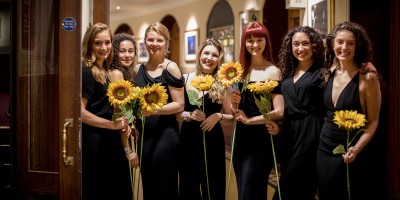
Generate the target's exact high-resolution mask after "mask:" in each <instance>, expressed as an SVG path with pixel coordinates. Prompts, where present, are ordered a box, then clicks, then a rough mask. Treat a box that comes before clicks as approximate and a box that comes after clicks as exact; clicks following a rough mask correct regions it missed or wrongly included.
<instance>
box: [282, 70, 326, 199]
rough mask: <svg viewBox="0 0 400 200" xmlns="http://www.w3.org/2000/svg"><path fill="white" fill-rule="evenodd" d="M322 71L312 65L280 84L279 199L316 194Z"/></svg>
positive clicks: (302, 197) (308, 197)
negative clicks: (301, 73) (282, 104)
mask: <svg viewBox="0 0 400 200" xmlns="http://www.w3.org/2000/svg"><path fill="white" fill-rule="evenodd" d="M320 77H321V70H320V67H319V66H318V65H315V64H314V65H312V66H311V67H310V68H309V69H308V70H307V71H306V72H305V73H304V74H303V75H302V76H301V77H300V78H299V79H298V80H297V81H296V83H294V82H293V77H290V78H288V79H285V80H284V81H283V83H282V95H283V98H284V102H285V120H284V122H283V128H282V133H281V135H280V143H279V146H280V167H281V177H280V184H281V185H280V186H281V194H282V199H287V200H291V199H302V200H314V196H315V194H316V191H317V177H316V176H317V174H316V168H315V167H316V165H315V159H316V154H317V149H318V140H319V134H320V132H321V129H322V125H323V122H324V120H323V115H324V112H323V103H322V95H323V92H324V88H323V87H321V84H322V81H323V80H322V79H321V78H320Z"/></svg>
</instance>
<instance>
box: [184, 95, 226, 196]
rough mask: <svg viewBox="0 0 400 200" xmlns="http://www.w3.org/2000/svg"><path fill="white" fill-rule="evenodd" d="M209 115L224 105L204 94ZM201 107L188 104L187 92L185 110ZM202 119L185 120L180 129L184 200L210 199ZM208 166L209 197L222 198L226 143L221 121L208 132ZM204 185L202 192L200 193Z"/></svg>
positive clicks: (223, 194)
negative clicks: (214, 101) (199, 120)
mask: <svg viewBox="0 0 400 200" xmlns="http://www.w3.org/2000/svg"><path fill="white" fill-rule="evenodd" d="M203 98H204V110H205V114H206V116H207V117H208V116H210V115H212V114H214V113H220V112H221V108H222V104H218V103H213V102H212V100H211V98H209V96H208V94H206V95H205V96H204V97H203ZM196 108H197V109H199V108H198V107H197V106H193V105H191V104H190V103H189V98H188V95H187V93H186V92H185V111H190V112H192V111H194V110H195V109H196ZM200 110H201V109H200ZM200 124H201V123H200V122H198V121H194V120H192V121H190V122H183V124H182V129H181V155H182V157H181V167H180V171H179V177H180V188H179V189H180V196H181V199H185V200H196V199H208V193H207V180H206V171H205V164H204V149H203V131H202V130H201V128H200ZM205 134H206V149H207V166H208V167H207V169H208V182H209V186H210V198H211V199H215V200H219V199H221V200H223V199H224V197H225V182H226V178H225V177H226V175H225V170H226V169H225V143H224V133H223V132H222V127H221V124H220V123H219V122H217V123H216V124H215V126H214V127H213V129H211V131H210V132H206V133H205ZM200 186H201V193H200Z"/></svg>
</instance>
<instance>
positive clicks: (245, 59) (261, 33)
mask: <svg viewBox="0 0 400 200" xmlns="http://www.w3.org/2000/svg"><path fill="white" fill-rule="evenodd" d="M251 37H263V38H265V49H264V52H263V56H264V58H265V59H266V60H268V61H270V62H272V63H274V59H273V57H272V45H271V39H270V36H269V32H268V30H267V28H266V27H265V26H264V25H263V24H262V23H259V22H250V23H249V24H247V26H246V27H245V28H244V29H243V32H242V38H241V41H240V42H241V43H240V44H241V45H240V52H239V53H240V54H239V62H240V64H242V66H243V69H244V73H243V77H246V75H247V74H248V73H249V67H250V59H251V55H250V53H249V52H248V51H247V48H246V39H249V38H251Z"/></svg>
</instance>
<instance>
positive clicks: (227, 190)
mask: <svg viewBox="0 0 400 200" xmlns="http://www.w3.org/2000/svg"><path fill="white" fill-rule="evenodd" d="M236 123H237V121H236V119H235V118H234V120H233V134H232V147H231V160H230V161H229V172H228V186H227V189H226V194H225V200H228V196H229V187H230V183H231V171H232V159H233V150H234V148H235V137H236Z"/></svg>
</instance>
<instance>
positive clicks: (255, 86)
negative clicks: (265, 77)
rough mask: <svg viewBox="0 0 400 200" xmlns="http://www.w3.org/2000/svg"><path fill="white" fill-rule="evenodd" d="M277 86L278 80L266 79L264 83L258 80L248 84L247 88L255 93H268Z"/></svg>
mask: <svg viewBox="0 0 400 200" xmlns="http://www.w3.org/2000/svg"><path fill="white" fill-rule="evenodd" d="M276 86H278V81H275V80H271V81H265V82H264V83H262V82H259V81H257V82H255V83H250V84H249V85H247V89H249V90H250V91H251V92H255V93H266V92H271V91H272V90H273V89H274V88H275V87H276Z"/></svg>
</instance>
